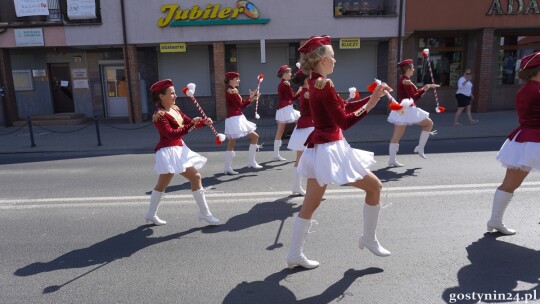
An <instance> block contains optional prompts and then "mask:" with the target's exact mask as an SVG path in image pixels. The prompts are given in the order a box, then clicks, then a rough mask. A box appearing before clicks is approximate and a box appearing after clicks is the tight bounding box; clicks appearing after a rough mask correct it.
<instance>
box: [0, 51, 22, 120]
mask: <svg viewBox="0 0 540 304" xmlns="http://www.w3.org/2000/svg"><path fill="white" fill-rule="evenodd" d="M0 67H1V68H0V73H1V74H2V75H1V77H0V79H2V81H3V83H0V85H1V86H2V87H4V96H3V97H0V100H2V101H3V107H4V115H5V122H4V124H5V125H6V127H13V122H15V121H17V120H19V114H18V111H17V100H16V99H15V88H14V86H13V76H12V74H11V60H10V57H9V50H7V49H0Z"/></svg>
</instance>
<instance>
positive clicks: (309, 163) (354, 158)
mask: <svg viewBox="0 0 540 304" xmlns="http://www.w3.org/2000/svg"><path fill="white" fill-rule="evenodd" d="M373 164H375V158H374V156H373V152H369V151H364V150H360V149H353V148H351V146H350V145H349V143H348V142H347V141H346V140H345V139H342V140H338V141H334V142H330V143H326V144H318V145H315V147H313V148H306V149H305V150H304V153H303V154H302V157H301V158H300V163H299V164H298V169H297V170H298V172H299V173H300V175H301V176H304V177H306V178H315V179H316V180H317V182H318V183H319V185H320V186H321V187H322V186H324V185H328V184H338V185H345V184H349V183H352V182H355V181H357V180H359V179H362V178H364V176H366V174H368V172H370V169H369V168H370V167H371V166H372V165H373Z"/></svg>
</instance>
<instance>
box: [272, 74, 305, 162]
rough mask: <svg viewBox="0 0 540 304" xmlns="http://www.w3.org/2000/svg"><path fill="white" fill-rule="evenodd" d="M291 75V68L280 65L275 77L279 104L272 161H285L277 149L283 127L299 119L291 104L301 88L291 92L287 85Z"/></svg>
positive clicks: (279, 144) (298, 113)
mask: <svg viewBox="0 0 540 304" xmlns="http://www.w3.org/2000/svg"><path fill="white" fill-rule="evenodd" d="M291 75H292V72H291V68H290V67H289V66H287V65H282V66H281V67H280V68H279V70H278V72H277V77H278V78H281V81H280V83H279V85H278V98H279V103H278V106H277V108H278V109H277V111H276V122H277V129H276V136H275V138H274V155H273V158H274V160H286V159H285V158H283V157H281V155H279V148H280V147H281V143H282V142H281V138H282V137H283V132H285V126H286V125H287V124H288V123H293V122H296V121H297V120H298V118H300V112H298V111H296V110H295V109H294V108H293V106H292V102H293V100H295V99H296V98H298V95H299V94H300V91H301V89H302V88H299V89H298V92H296V94H295V93H294V92H293V89H292V88H291V84H290V83H289V80H291Z"/></svg>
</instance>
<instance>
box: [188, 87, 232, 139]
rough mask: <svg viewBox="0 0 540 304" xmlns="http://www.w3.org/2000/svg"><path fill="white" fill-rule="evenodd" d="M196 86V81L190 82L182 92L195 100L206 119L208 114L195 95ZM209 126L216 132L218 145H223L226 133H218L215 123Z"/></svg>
mask: <svg viewBox="0 0 540 304" xmlns="http://www.w3.org/2000/svg"><path fill="white" fill-rule="evenodd" d="M195 87H196V85H195V84H194V83H188V84H187V86H186V87H185V88H184V89H182V93H184V95H186V96H187V97H190V98H191V100H192V101H193V103H194V104H195V106H196V107H197V109H199V112H201V115H202V117H203V119H204V120H206V119H207V118H208V116H206V113H204V110H203V109H202V108H201V105H199V103H198V102H197V99H195V96H194V95H195ZM209 127H210V129H211V130H212V132H213V133H214V135H216V145H221V143H222V142H224V141H225V139H226V138H227V137H226V136H225V134H221V133H218V132H217V131H216V128H214V126H213V125H209Z"/></svg>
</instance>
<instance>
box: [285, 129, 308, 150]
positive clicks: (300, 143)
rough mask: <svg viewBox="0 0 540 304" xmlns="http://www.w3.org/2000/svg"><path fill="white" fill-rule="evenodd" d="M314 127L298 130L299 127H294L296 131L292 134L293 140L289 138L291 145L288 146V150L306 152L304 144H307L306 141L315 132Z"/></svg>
mask: <svg viewBox="0 0 540 304" xmlns="http://www.w3.org/2000/svg"><path fill="white" fill-rule="evenodd" d="M313 129H315V128H314V127H308V128H300V129H299V128H298V126H296V127H294V131H293V132H292V134H291V138H289V144H287V149H289V150H293V151H304V149H305V148H306V147H305V146H304V143H306V140H307V138H308V136H309V134H311V132H313Z"/></svg>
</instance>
